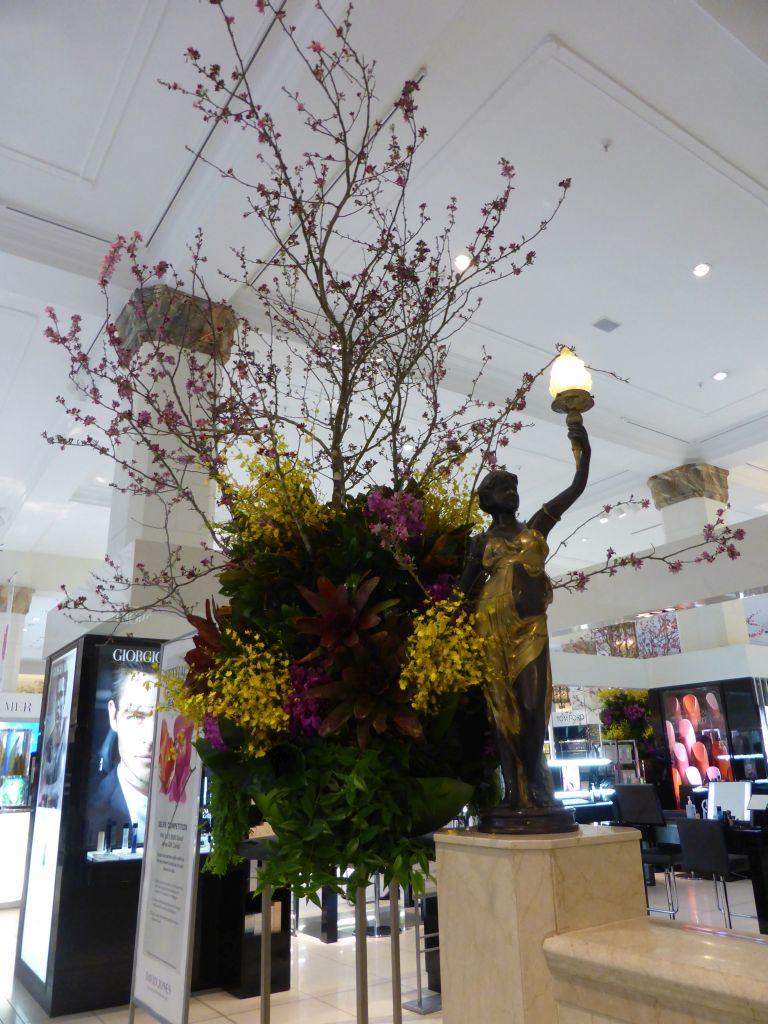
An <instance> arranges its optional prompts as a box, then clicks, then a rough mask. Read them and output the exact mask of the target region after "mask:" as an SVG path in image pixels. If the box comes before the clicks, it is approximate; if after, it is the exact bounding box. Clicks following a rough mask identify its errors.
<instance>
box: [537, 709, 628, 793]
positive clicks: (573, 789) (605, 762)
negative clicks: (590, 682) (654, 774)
mask: <svg viewBox="0 0 768 1024" xmlns="http://www.w3.org/2000/svg"><path fill="white" fill-rule="evenodd" d="M591 719H594V720H591ZM550 729H551V736H552V739H551V741H549V743H548V748H549V749H548V750H546V749H545V756H546V757H547V764H548V765H549V768H550V770H551V772H552V776H553V782H554V787H555V795H556V796H557V798H558V799H560V800H562V801H563V802H564V803H565V804H566V806H575V805H577V804H583V803H588V802H593V801H594V800H595V799H601V798H602V797H610V795H611V794H612V792H613V790H612V786H613V783H614V772H613V765H612V763H611V761H610V760H609V759H608V758H607V757H606V756H605V754H604V753H603V750H602V748H601V742H600V726H599V724H598V722H597V718H596V715H594V716H592V715H590V712H589V711H588V710H585V709H577V710H570V711H555V712H553V713H552V717H551V719H550ZM549 751H551V756H549Z"/></svg>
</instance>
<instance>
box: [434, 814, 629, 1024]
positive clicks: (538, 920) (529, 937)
mask: <svg viewBox="0 0 768 1024" xmlns="http://www.w3.org/2000/svg"><path fill="white" fill-rule="evenodd" d="M639 838H640V837H639V834H638V832H637V831H636V830H635V829H630V828H605V827H600V826H595V825H582V826H581V827H580V829H579V831H578V832H573V833H567V834H564V835H551V836H502V835H488V834H483V833H479V832H475V831H473V830H471V829H470V830H466V831H462V830H454V829H446V830H444V831H442V832H438V833H436V834H435V846H436V848H437V879H438V892H439V905H440V973H441V977H442V1001H443V1021H444V1024H467V1022H468V1021H482V1024H557V1020H558V1016H557V1006H556V1002H555V995H554V987H553V981H552V976H551V974H550V971H549V967H548V966H547V962H546V959H545V956H544V950H543V943H544V940H545V939H546V938H548V937H549V936H552V935H560V934H563V933H565V932H570V931H574V930H576V929H582V928H588V927H590V926H596V925H601V924H609V923H611V922H614V921H621V920H625V919H627V918H636V917H642V916H644V914H645V895H644V890H643V874H642V864H641V860H640V851H639V849H638V842H639Z"/></svg>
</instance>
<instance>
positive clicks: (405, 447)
mask: <svg viewBox="0 0 768 1024" xmlns="http://www.w3.org/2000/svg"><path fill="white" fill-rule="evenodd" d="M403 451H404V452H412V451H413V445H412V444H404V445H403Z"/></svg>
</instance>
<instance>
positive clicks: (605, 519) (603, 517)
mask: <svg viewBox="0 0 768 1024" xmlns="http://www.w3.org/2000/svg"><path fill="white" fill-rule="evenodd" d="M600 522H601V523H607V522H608V516H601V518H600Z"/></svg>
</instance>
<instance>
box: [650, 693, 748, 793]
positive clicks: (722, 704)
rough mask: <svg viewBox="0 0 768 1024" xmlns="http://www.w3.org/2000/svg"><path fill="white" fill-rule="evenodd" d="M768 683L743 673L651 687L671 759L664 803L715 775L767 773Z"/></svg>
mask: <svg viewBox="0 0 768 1024" xmlns="http://www.w3.org/2000/svg"><path fill="white" fill-rule="evenodd" d="M763 689H764V687H763V681H762V680H757V679H752V678H741V679H726V680H721V681H718V682H715V683H702V684H699V685H695V686H676V687H669V688H666V689H659V690H651V693H650V697H651V701H652V702H655V704H656V710H657V712H658V716H659V721H660V722H661V729H662V735H661V736H660V737H657V739H658V741H659V744H658V745H659V746H660V747H662V748H663V749H664V750H665V751H666V753H667V756H668V759H669V763H668V773H667V774H666V775H665V777H664V779H663V787H662V792H663V795H664V796H666V798H667V799H666V800H665V803H667V804H668V805H671V804H672V803H679V801H680V793H681V790H682V791H683V792H684V793H687V792H688V789H689V788H693V789H700V788H701V787H706V786H707V784H708V783H709V782H712V781H717V780H723V781H726V782H730V781H733V782H741V781H758V780H760V779H765V778H766V776H768V769H767V765H766V754H765V740H764V737H765V726H766V720H765V700H764V699H763V696H762V692H763Z"/></svg>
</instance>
